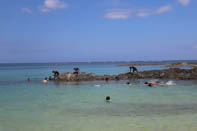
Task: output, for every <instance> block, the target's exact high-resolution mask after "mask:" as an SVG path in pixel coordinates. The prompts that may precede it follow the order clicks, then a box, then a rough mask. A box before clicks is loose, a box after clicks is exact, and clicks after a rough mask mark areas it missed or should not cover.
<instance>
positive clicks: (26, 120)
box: [0, 64, 197, 131]
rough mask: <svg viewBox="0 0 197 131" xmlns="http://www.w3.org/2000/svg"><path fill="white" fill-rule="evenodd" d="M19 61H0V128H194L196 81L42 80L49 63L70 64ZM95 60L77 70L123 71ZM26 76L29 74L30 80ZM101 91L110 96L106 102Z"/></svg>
mask: <svg viewBox="0 0 197 131" xmlns="http://www.w3.org/2000/svg"><path fill="white" fill-rule="evenodd" d="M23 66H24V65H23ZM23 66H12V67H8V66H7V67H0V72H1V74H0V78H1V79H0V105H1V107H0V131H27V130H28V131H35V130H36V131H54V130H58V131H65V130H66V131H76V130H77V131H92V130H94V131H116V130H117V131H120V130H124V131H130V130H136V131H154V130H155V131H157V130H165V131H196V130H197V99H196V98H197V82H196V81H174V82H175V83H176V85H171V86H158V87H153V88H149V87H147V86H145V85H144V84H143V83H144V81H146V80H136V81H131V83H132V84H133V86H128V85H126V84H125V83H126V82H127V81H119V82H116V81H110V82H108V83H105V82H103V81H96V82H82V83H53V82H49V83H48V84H46V85H44V84H43V83H42V82H41V81H42V78H43V77H45V76H47V75H51V74H50V72H51V70H52V69H54V68H55V69H58V70H62V71H64V70H65V71H72V68H73V65H69V66H66V65H64V66H62V65H61V66H54V65H52V66H51V65H48V66H47V65H45V66H44V67H43V65H41V66H40V67H39V66H38V65H36V66H35V65H32V66H28V67H26V68H24V67H23ZM25 66H26V65H25ZM95 66H96V67H95ZM95 66H94V65H82V66H81V67H82V68H81V70H85V71H86V70H87V71H89V72H93V71H94V72H96V73H97V74H103V72H104V71H105V72H104V74H113V73H124V72H126V71H128V69H127V67H117V66H115V65H106V64H104V65H102V64H101V65H99V66H98V65H95ZM111 67H113V68H111ZM70 68H71V69H70ZM100 68H101V69H100ZM149 68H155V67H149ZM157 68H158V67H157ZM159 68H160V67H159ZM102 69H103V70H102ZM143 69H145V67H143ZM100 70H102V71H100ZM2 72H3V73H2ZM45 73H46V74H45ZM4 74H6V77H4ZM31 74H32V75H31ZM27 76H28V77H31V78H32V81H31V82H30V83H27V82H26V77H27ZM164 81H168V80H164ZM97 85H100V86H97ZM106 96H111V98H112V102H110V103H106V102H105V97H106Z"/></svg>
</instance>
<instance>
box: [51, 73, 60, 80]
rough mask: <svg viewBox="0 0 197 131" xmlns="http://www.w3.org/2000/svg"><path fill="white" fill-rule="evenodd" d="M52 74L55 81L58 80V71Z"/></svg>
mask: <svg viewBox="0 0 197 131" xmlns="http://www.w3.org/2000/svg"><path fill="white" fill-rule="evenodd" d="M52 72H53V76H54V79H58V78H59V75H60V73H59V72H58V71H52Z"/></svg>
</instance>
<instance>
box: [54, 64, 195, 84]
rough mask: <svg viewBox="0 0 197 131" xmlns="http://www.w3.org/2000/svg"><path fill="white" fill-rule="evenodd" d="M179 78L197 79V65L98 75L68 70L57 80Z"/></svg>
mask: <svg viewBox="0 0 197 131" xmlns="http://www.w3.org/2000/svg"><path fill="white" fill-rule="evenodd" d="M147 78H156V79H158V78H159V79H179V80H197V67H194V68H193V69H179V68H170V69H164V70H149V71H143V72H138V73H131V72H129V73H125V74H119V75H96V74H94V73H89V74H86V73H85V72H81V73H79V74H75V73H71V72H66V73H60V75H59V78H58V79H56V80H55V81H64V82H72V81H94V80H106V81H108V80H128V79H147Z"/></svg>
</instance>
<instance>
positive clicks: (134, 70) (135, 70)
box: [129, 66, 138, 73]
mask: <svg viewBox="0 0 197 131" xmlns="http://www.w3.org/2000/svg"><path fill="white" fill-rule="evenodd" d="M129 69H130V72H131V70H132V69H133V73H134V72H138V70H137V68H136V67H134V66H130V67H129Z"/></svg>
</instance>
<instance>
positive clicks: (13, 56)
mask: <svg viewBox="0 0 197 131" xmlns="http://www.w3.org/2000/svg"><path fill="white" fill-rule="evenodd" d="M196 12H197V1H196V0H20V1H13V0H2V1H1V4H0V63H18V62H19V63H20V62H73V61H80V62H81V61H123V60H124V61H132V60H182V59H189V60H191V59H197V14H196Z"/></svg>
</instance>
